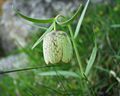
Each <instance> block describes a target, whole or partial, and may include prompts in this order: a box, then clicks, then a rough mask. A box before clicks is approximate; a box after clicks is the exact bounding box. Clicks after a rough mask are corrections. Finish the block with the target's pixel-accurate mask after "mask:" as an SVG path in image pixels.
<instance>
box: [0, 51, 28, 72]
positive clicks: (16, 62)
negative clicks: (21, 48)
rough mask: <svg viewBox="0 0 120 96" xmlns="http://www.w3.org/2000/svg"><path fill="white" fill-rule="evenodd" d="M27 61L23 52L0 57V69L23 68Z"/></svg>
mask: <svg viewBox="0 0 120 96" xmlns="http://www.w3.org/2000/svg"><path fill="white" fill-rule="evenodd" d="M28 63H29V60H28V56H27V55H26V54H24V53H21V54H17V55H12V56H8V57H6V58H5V57H4V58H2V59H0V71H8V70H14V69H20V68H25V67H26V66H27V64H28Z"/></svg>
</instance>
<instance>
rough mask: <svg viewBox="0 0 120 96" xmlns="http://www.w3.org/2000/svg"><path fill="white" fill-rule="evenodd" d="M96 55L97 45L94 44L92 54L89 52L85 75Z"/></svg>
mask: <svg viewBox="0 0 120 96" xmlns="http://www.w3.org/2000/svg"><path fill="white" fill-rule="evenodd" d="M96 55H97V46H96V45H95V47H94V48H93V51H92V54H91V57H90V59H89V61H88V63H87V67H86V70H85V75H86V76H87V75H88V74H89V72H90V70H91V68H92V66H93V63H94V61H95V58H96Z"/></svg>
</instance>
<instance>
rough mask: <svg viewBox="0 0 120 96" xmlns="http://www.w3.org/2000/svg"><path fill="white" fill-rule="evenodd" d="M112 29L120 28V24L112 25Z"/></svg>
mask: <svg viewBox="0 0 120 96" xmlns="http://www.w3.org/2000/svg"><path fill="white" fill-rule="evenodd" d="M111 27H112V28H120V24H114V25H111Z"/></svg>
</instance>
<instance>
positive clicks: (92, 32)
mask: <svg viewBox="0 0 120 96" xmlns="http://www.w3.org/2000/svg"><path fill="white" fill-rule="evenodd" d="M86 6H87V5H86ZM86 8H87V7H86ZM119 10H120V1H119V0H118V1H117V0H116V1H115V5H111V6H110V5H109V4H103V5H99V4H98V5H94V6H93V5H91V6H89V9H88V10H87V13H86V16H85V18H84V21H83V17H84V15H83V17H82V19H81V18H80V20H79V23H78V24H72V23H71V22H70V23H67V24H66V26H61V24H59V23H58V21H54V20H56V18H57V20H58V19H59V18H62V22H64V20H65V21H66V20H67V19H66V18H67V17H64V16H60V17H59V16H58V17H59V18H58V17H56V18H55V19H54V20H53V22H48V23H52V25H51V26H50V27H49V28H48V29H47V32H50V31H51V30H52V29H54V27H55V26H54V24H55V23H56V28H55V29H60V30H63V31H65V32H69V31H71V33H69V34H70V35H71V40H72V41H73V46H74V49H75V50H74V51H75V52H74V54H73V55H74V56H73V59H72V60H71V62H70V63H68V64H65V63H63V62H60V63H59V64H55V65H50V66H49V67H46V65H45V62H44V59H43V53H42V44H39V43H40V42H41V41H42V38H43V37H44V35H45V34H46V33H47V32H46V31H44V30H42V29H39V30H38V32H37V34H34V35H33V36H32V37H31V38H32V40H31V42H30V43H29V44H28V46H27V47H26V48H23V50H22V51H23V52H26V53H27V54H28V56H29V60H30V64H29V68H30V69H31V70H29V71H27V70H26V69H25V70H24V71H23V70H22V71H19V72H18V71H16V70H15V71H16V74H17V77H14V78H13V77H11V75H10V76H8V75H3V76H4V77H3V78H1V80H0V92H2V93H1V94H0V95H3V96H8V94H9V95H11V96H16V91H15V90H16V89H17V90H18V93H19V94H20V95H21V96H34V95H35V96H53V95H55V96H70V95H73V96H118V94H119V89H120V84H119V82H118V81H117V79H116V77H120V65H119V60H120V58H119V57H120V39H119V37H120V32H119V24H120V19H118V18H119V16H120V13H119ZM78 11H80V9H78ZM78 11H76V12H78ZM84 12H86V10H85V9H84ZM75 14H77V13H75ZM75 14H73V17H74V16H78V15H75ZM84 14H85V13H84ZM73 17H72V18H73ZM72 18H70V20H71V19H72ZM75 19H76V17H75ZM76 20H77V19H76ZM68 21H69V20H68ZM71 21H73V19H72V20H71ZM82 21H83V22H82ZM81 22H82V23H81ZM81 24H82V25H81ZM63 25H64V24H63ZM71 26H72V27H71ZM76 26H77V28H76ZM74 30H77V31H74ZM75 34H77V35H76V36H75ZM74 36H75V37H76V38H75V37H74ZM38 38H40V39H39V40H38ZM36 41H37V42H36ZM35 42H36V43H35ZM94 42H95V43H96V44H94ZM34 44H35V45H34ZM33 45H34V46H33ZM32 46H33V48H34V50H31V47H32ZM91 52H92V54H91ZM76 57H77V58H76ZM88 58H89V60H88ZM78 63H79V65H78ZM81 65H82V73H83V74H81ZM41 67H42V68H41ZM79 67H80V68H79ZM29 68H27V69H29ZM111 70H113V71H114V72H115V73H116V75H117V76H116V77H114V76H113V75H112V74H111V73H110V72H111ZM8 73H9V71H8ZM76 77H77V78H76ZM14 80H15V81H16V82H17V83H16V84H15V83H13V81H14ZM8 81H9V82H8ZM8 86H9V87H8ZM1 89H2V90H1ZM6 91H7V92H6Z"/></svg>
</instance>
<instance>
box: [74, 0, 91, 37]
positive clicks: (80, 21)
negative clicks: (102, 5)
mask: <svg viewBox="0 0 120 96" xmlns="http://www.w3.org/2000/svg"><path fill="white" fill-rule="evenodd" d="M89 2H90V0H88V1H87V3H86V5H85V7H84V9H83V12H82V14H81V16H80V18H79V22H78V24H77V27H76V30H75V35H74V38H76V37H77V36H78V33H79V31H80V28H81V25H82V21H83V19H84V16H85V13H86V11H87V7H88V5H89Z"/></svg>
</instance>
